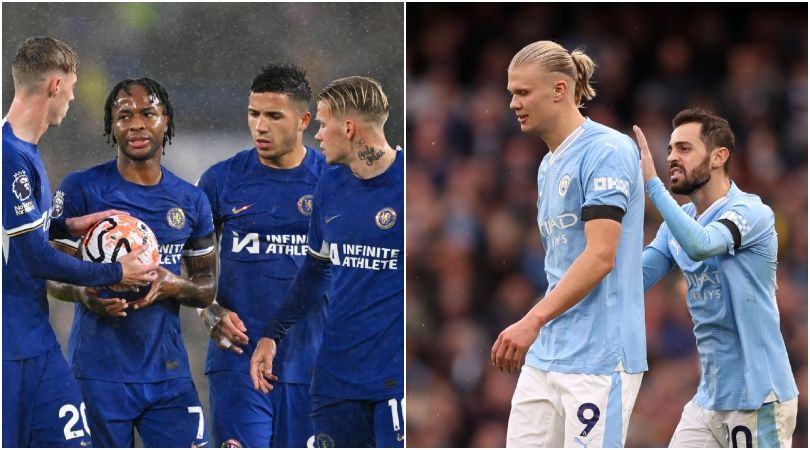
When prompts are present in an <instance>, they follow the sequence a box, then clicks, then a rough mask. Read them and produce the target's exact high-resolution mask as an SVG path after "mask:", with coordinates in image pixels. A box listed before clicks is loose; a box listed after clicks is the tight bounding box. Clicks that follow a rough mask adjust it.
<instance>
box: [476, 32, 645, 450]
mask: <svg viewBox="0 0 810 450" xmlns="http://www.w3.org/2000/svg"><path fill="white" fill-rule="evenodd" d="M593 71H594V63H593V61H592V60H591V59H590V58H589V57H588V56H587V55H586V54H584V53H583V52H581V51H579V50H575V51H573V52H571V53H569V52H568V51H567V50H565V49H564V48H563V47H561V46H560V45H559V44H556V43H554V42H551V41H539V42H535V43H532V44H529V45H527V46H526V47H524V48H523V49H522V50H520V51H519V52H518V53H517V54H516V55H515V56H514V58H513V59H512V62H511V63H510V65H509V69H508V86H507V88H508V90H509V92H510V93H511V94H512V101H511V103H510V105H509V106H510V108H511V109H513V110H514V111H515V114H516V115H517V119H518V123H519V124H520V128H521V130H522V131H523V132H524V133H531V134H536V135H538V136H540V137H541V138H542V139H543V140H544V141H545V142H546V144H547V145H548V148H549V149H550V152H549V153H548V154H546V156H545V157H544V158H543V161H542V162H541V164H540V168H539V171H538V176H537V187H538V200H537V208H538V211H537V222H538V226H539V228H540V236H541V238H542V240H543V246H544V247H545V250H546V258H545V270H546V276H547V277H548V283H549V286H548V290H547V292H546V294H545V297H544V298H543V299H542V300H541V301H540V302H539V303H537V304H536V305H535V306H534V307H533V308H532V309H531V310H530V311H529V312H528V313H527V314H526V315H525V316H524V317H523V318H522V319H521V320H520V321H518V322H516V323H515V324H513V325H511V326H509V327H508V328H506V329H505V330H504V331H503V332H501V334H500V335H499V336H498V338H497V340H496V342H495V344H494V345H493V347H492V362H493V364H494V365H495V366H496V367H497V368H498V369H500V370H506V371H510V372H511V371H514V370H521V372H520V378H519V379H518V383H517V387H516V388H515V394H514V396H513V398H512V410H511V413H510V415H509V424H508V428H507V437H506V445H507V447H572V446H587V447H621V446H623V445H624V441H625V437H626V434H627V425H628V423H629V418H630V413H631V411H632V408H633V404H634V403H635V399H636V396H637V394H638V390H639V387H640V385H641V378H642V375H643V372H644V371H645V370H647V360H646V343H645V329H644V305H643V295H644V293H643V290H642V288H643V285H642V277H641V249H642V231H643V228H642V227H643V223H642V221H643V217H644V187H643V185H642V182H641V173H640V169H639V166H638V158H639V154H638V150H637V149H636V147H635V144H634V143H633V140H632V139H631V138H630V137H628V136H626V135H623V134H621V133H619V132H618V131H616V130H613V129H611V128H608V127H606V126H604V125H601V124H598V123H595V122H593V121H591V120H588V119H585V118H584V117H583V116H582V114H581V113H580V112H579V109H578V108H579V107H580V106H581V105H582V102H583V101H585V100H590V99H592V98H593V97H594V96H595V94H596V93H595V91H594V90H593V88H592V87H591V86H590V81H589V80H590V77H591V75H592V74H593ZM538 334H539V336H538ZM527 351H528V356H527ZM524 361H525V365H523V364H524ZM521 366H522V369H521Z"/></svg>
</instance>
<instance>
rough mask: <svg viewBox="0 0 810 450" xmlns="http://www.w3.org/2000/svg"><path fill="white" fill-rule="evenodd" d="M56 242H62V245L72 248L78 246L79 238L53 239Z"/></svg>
mask: <svg viewBox="0 0 810 450" xmlns="http://www.w3.org/2000/svg"><path fill="white" fill-rule="evenodd" d="M53 241H54V242H56V243H59V244H62V245H64V246H67V247H70V248H72V249H77V248H79V240H75V241H74V240H72V239H54V240H53Z"/></svg>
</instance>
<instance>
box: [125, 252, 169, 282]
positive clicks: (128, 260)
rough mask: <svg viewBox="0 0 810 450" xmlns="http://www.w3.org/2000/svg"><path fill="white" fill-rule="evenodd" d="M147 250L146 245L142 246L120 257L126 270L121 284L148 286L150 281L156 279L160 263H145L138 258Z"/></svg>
mask: <svg viewBox="0 0 810 450" xmlns="http://www.w3.org/2000/svg"><path fill="white" fill-rule="evenodd" d="M147 250H148V248H147V247H146V246H142V247H141V248H139V249H137V250H135V251H133V252H131V253H127V254H126V255H124V256H122V257H121V258H119V259H118V262H119V263H121V268H122V269H123V272H124V276H123V278H121V282H120V283H119V284H121V285H125V286H147V285H148V284H149V283H152V282H154V281H155V279H156V278H157V272H156V270H157V269H158V267H159V264H158V263H155V264H144V263H142V262H141V261H140V260H138V256H139V255H140V254H142V253H143V252H145V251H147Z"/></svg>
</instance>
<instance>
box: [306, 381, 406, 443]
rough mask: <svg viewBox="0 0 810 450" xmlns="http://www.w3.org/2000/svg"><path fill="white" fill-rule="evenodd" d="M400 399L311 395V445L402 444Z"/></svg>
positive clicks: (402, 429)
mask: <svg viewBox="0 0 810 450" xmlns="http://www.w3.org/2000/svg"><path fill="white" fill-rule="evenodd" d="M401 400H402V399H401V398H392V399H389V400H344V399H338V398H332V397H324V396H322V395H314V394H313V395H312V422H313V423H314V425H315V434H314V436H313V437H312V438H310V439H311V441H312V442H310V443H309V444H311V445H310V447H315V448H323V447H377V448H383V447H388V448H391V447H403V446H404V444H405V420H404V418H403V416H402V401H401Z"/></svg>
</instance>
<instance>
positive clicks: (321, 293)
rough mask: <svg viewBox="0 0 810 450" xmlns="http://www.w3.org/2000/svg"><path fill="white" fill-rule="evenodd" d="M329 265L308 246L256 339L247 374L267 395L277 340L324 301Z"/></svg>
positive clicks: (329, 282)
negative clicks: (280, 302)
mask: <svg viewBox="0 0 810 450" xmlns="http://www.w3.org/2000/svg"><path fill="white" fill-rule="evenodd" d="M330 266H331V262H330V261H329V259H328V256H326V255H325V254H318V253H315V252H313V251H312V250H311V249H310V252H309V254H308V255H307V256H306V258H304V264H303V265H302V266H301V269H300V270H299V271H298V274H297V275H296V277H295V281H293V284H292V287H291V288H290V291H289V292H288V293H287V297H286V298H285V300H284V304H283V305H282V306H281V308H279V310H278V313H277V314H276V317H275V318H273V320H272V321H271V322H270V323H269V324H268V325H267V327H266V328H265V329H264V331H263V332H262V336H263V337H262V338H261V339H259V343H258V345H257V346H256V350H255V351H254V352H253V357H252V358H251V359H250V377H251V378H252V379H253V387H254V388H255V389H256V390H261V391H262V392H264V393H265V394H267V393H268V392H270V390H271V389H273V386H272V385H271V384H270V383H269V381H268V380H270V381H275V380H276V377H275V375H273V358H274V357H275V356H276V345H277V343H278V342H280V341H281V339H283V338H284V336H286V335H287V333H288V332H289V331H290V329H291V328H292V327H293V325H295V323H296V322H298V321H299V320H301V319H302V318H304V317H306V316H307V314H309V313H310V312H311V311H313V310H315V309H317V308H318V307H320V306H322V305H323V304H324V302H326V290H327V289H328V288H329V285H330V284H331V282H332V276H331V271H330Z"/></svg>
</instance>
